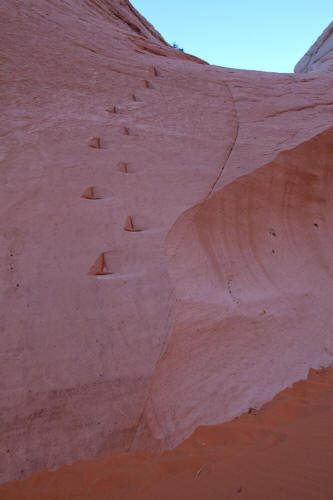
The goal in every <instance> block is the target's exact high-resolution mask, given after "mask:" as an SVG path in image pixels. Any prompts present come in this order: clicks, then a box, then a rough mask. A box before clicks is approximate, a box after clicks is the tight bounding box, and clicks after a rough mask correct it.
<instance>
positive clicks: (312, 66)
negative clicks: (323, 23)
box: [295, 22, 333, 73]
mask: <svg viewBox="0 0 333 500" xmlns="http://www.w3.org/2000/svg"><path fill="white" fill-rule="evenodd" d="M312 71H333V22H332V23H331V24H330V25H329V26H328V27H327V28H326V30H325V31H324V32H323V33H322V34H321V35H320V37H319V38H318V39H317V40H316V42H315V43H314V44H313V45H312V46H311V47H310V48H309V50H308V51H307V53H306V54H305V55H304V56H303V57H302V59H301V60H300V61H299V62H298V63H297V64H296V66H295V72H296V73H310V72H312Z"/></svg>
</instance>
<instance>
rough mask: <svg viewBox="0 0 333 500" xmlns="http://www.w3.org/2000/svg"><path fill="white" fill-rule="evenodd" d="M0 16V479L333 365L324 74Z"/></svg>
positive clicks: (76, 5) (10, 8) (265, 392)
mask: <svg viewBox="0 0 333 500" xmlns="http://www.w3.org/2000/svg"><path fill="white" fill-rule="evenodd" d="M0 19H1V21H0V22H1V30H0V33H1V37H2V38H3V41H2V42H1V47H2V49H1V50H2V52H1V57H2V62H3V64H2V68H3V74H4V76H5V78H4V82H3V83H4V84H3V86H2V93H1V98H0V99H1V102H2V108H3V115H2V116H3V119H2V121H1V125H0V127H1V135H2V136H3V138H4V141H3V148H2V151H1V157H0V160H1V165H2V172H3V183H2V187H1V189H2V191H1V197H0V200H1V201H0V203H1V208H2V210H1V227H2V228H3V231H2V235H1V248H2V255H3V259H2V260H1V276H2V280H1V292H2V304H3V307H2V317H1V320H2V321H1V341H0V342H1V364H0V367H1V383H0V405H1V409H2V412H1V421H0V433H1V443H2V448H3V450H7V451H6V453H4V454H2V457H1V459H0V477H1V481H2V482H4V481H8V480H12V479H18V478H24V477H26V476H27V475H29V474H32V473H34V472H38V471H40V470H43V469H51V468H54V467H58V466H59V465H61V464H63V463H72V462H75V461H77V460H79V459H88V458H96V457H101V456H106V455H110V454H114V453H119V452H125V451H134V450H137V449H145V450H148V451H160V450H163V449H166V448H170V447H174V446H176V445H178V444H179V443H180V442H181V441H183V440H184V439H186V438H187V437H188V436H190V434H191V433H192V432H193V430H194V429H195V428H196V427H197V426H199V425H203V424H205V425H215V424H218V423H221V422H223V421H226V420H229V419H231V418H233V417H235V416H237V415H240V414H241V413H242V412H243V411H245V410H247V408H249V407H258V406H260V405H262V404H263V403H265V402H266V401H268V400H269V399H271V398H272V397H273V396H274V395H275V394H276V393H277V392H279V391H280V390H282V389H284V388H285V387H287V386H289V385H291V384H292V383H293V382H295V381H296V380H298V379H300V378H304V377H305V376H306V374H307V372H308V370H309V368H310V367H313V368H319V367H320V366H327V365H329V364H331V363H332V361H333V341H332V328H333V325H332V319H331V302H332V291H331V278H332V257H331V251H330V249H331V246H332V241H331V234H330V231H329V228H330V227H331V225H332V193H331V183H332V179H331V175H332V174H331V172H332V160H333V146H332V144H333V122H332V117H333V86H332V84H333V74H331V73H330V72H322V73H313V74H311V75H307V74H293V75H291V74H276V73H260V72H255V71H241V70H233V69H226V68H219V67H215V66H209V65H207V64H205V63H204V61H201V60H199V59H197V58H195V57H193V56H190V55H188V54H185V53H183V52H181V51H178V50H175V49H173V48H172V47H170V46H169V45H168V44H167V43H166V42H165V41H164V40H163V38H162V37H161V35H160V34H159V33H157V32H156V30H155V29H154V28H153V27H152V26H151V25H150V24H149V23H148V22H147V21H146V20H145V19H144V18H142V16H141V15H140V14H139V13H138V12H137V11H136V10H135V9H134V8H133V7H132V6H131V4H130V3H129V2H128V1H127V0H126V1H124V0H121V1H116V0H94V1H93V0H88V1H83V0H82V1H79V2H78V1H74V0H66V1H60V0H53V1H51V0H47V1H44V0H43V1H38V0H30V1H24V2H22V1H18V0H17V1H13V2H9V3H8V4H6V5H3V6H2V7H1V16H0ZM325 68H326V67H325Z"/></svg>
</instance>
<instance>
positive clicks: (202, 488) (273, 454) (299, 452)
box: [0, 368, 333, 500]
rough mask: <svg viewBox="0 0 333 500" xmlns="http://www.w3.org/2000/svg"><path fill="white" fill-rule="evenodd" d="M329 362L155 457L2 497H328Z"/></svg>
mask: <svg viewBox="0 0 333 500" xmlns="http://www.w3.org/2000/svg"><path fill="white" fill-rule="evenodd" d="M332 417H333V368H328V369H323V370H310V372H309V376H308V379H307V380H306V381H303V380H302V381H300V382H297V383H296V384H294V386H293V387H292V388H291V389H286V390H284V391H283V392H281V393H279V394H278V395H277V396H276V397H275V398H274V399H273V400H272V401H271V402H269V403H267V404H266V405H264V406H263V407H262V408H261V409H259V410H256V409H253V408H250V409H249V412H248V413H245V414H243V415H242V416H241V417H239V418H236V419H234V420H233V421H232V422H230V423H226V424H222V425H217V426H211V427H199V428H198V429H197V430H196V431H195V432H194V434H193V435H192V436H191V437H190V438H189V439H188V440H186V441H185V442H184V443H183V444H181V445H180V446H178V447H177V448H176V449H174V450H172V451H168V452H164V453H163V454H162V455H160V456H154V455H150V454H148V453H145V452H137V453H129V454H122V455H117V456H112V457H107V458H102V459H98V460H90V461H82V462H78V463H76V464H74V465H71V466H68V465H66V466H62V467H60V468H59V469H58V470H57V471H55V472H41V473H38V474H35V475H34V476H32V477H30V478H28V479H26V480H25V481H15V482H11V483H7V484H5V485H3V486H2V487H0V499H1V500H35V499H38V500H74V499H76V500H77V499H80V500H113V499H114V500H116V499H117V500H125V499H126V500H128V499H131V500H132V499H140V500H141V499H142V500H143V499H145V500H148V499H149V500H150V499H151V500H153V499H154V500H157V499H158V500H164V499H168V500H169V499H173V500H184V499H191V500H196V499H198V500H199V499H200V500H202V499H207V500H208V499H209V500H215V499H216V500H222V499H229V498H241V499H248V500H254V499H256V500H268V499H270V500H278V499H279V500H282V499H283V500H289V499H290V500H291V499H292V500H298V499H302V500H310V499H311V500H312V499H313V500H329V499H330V498H332V487H333V476H332V466H333V451H332V450H333V446H332V445H333V432H332V431H333V426H332Z"/></svg>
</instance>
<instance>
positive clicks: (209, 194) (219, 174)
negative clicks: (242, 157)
mask: <svg viewBox="0 0 333 500" xmlns="http://www.w3.org/2000/svg"><path fill="white" fill-rule="evenodd" d="M223 83H224V84H225V86H226V88H227V89H228V92H229V94H230V97H231V101H232V105H233V111H234V114H235V118H236V133H235V137H234V140H233V142H232V144H231V146H230V149H229V151H228V153H227V157H226V159H225V161H224V163H223V165H222V167H221V169H220V171H219V173H218V176H217V177H216V179H215V181H214V182H213V184H212V186H211V188H210V190H209V193H208V194H207V196H206V197H205V199H204V201H206V200H208V198H210V197H211V195H212V194H213V191H214V189H215V186H216V184H217V183H218V182H219V180H220V179H221V177H222V174H223V172H224V169H225V167H226V165H227V163H228V162H229V160H230V157H231V154H232V152H233V150H234V149H235V146H236V142H237V139H238V134H239V118H238V112H237V107H236V103H235V99H234V96H233V94H232V92H231V89H230V86H229V84H228V83H226V82H223Z"/></svg>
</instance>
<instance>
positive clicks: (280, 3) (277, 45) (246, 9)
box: [131, 0, 333, 73]
mask: <svg viewBox="0 0 333 500" xmlns="http://www.w3.org/2000/svg"><path fill="white" fill-rule="evenodd" d="M131 2H132V4H133V5H134V7H135V8H136V9H137V10H139V11H140V13H141V14H143V15H144V16H145V17H146V18H147V19H148V21H149V22H151V23H152V24H153V25H154V26H155V28H156V29H157V30H158V31H159V32H160V33H161V34H162V35H163V37H164V38H165V39H166V40H167V42H169V43H173V42H176V43H177V44H178V45H179V46H180V47H183V48H184V50H185V51H186V52H188V53H190V54H193V55H195V56H198V57H201V58H202V59H204V60H206V61H207V62H209V63H211V64H216V65H218V66H226V67H230V68H243V69H256V70H261V71H277V72H285V73H290V72H293V70H294V66H295V64H296V63H297V62H298V61H299V59H300V58H301V57H302V56H303V55H304V54H305V52H306V51H307V50H308V48H309V47H310V46H311V45H312V43H313V42H314V41H315V40H316V39H317V38H318V36H319V35H320V34H321V33H322V31H323V30H324V29H325V28H326V27H327V26H328V24H329V23H330V22H331V21H332V20H333V1H332V0H322V1H317V2H316V1H314V0H311V1H310V0H303V1H302V0H275V1H270V0H265V1H264V0H252V1H251V0H238V1H232V0H231V1H230V0H228V1H223V0H209V1H207V0H206V1H203V0H178V1H176V0H167V1H163V0H131Z"/></svg>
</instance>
